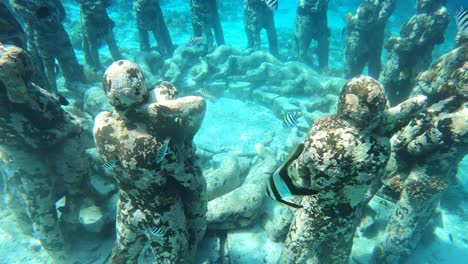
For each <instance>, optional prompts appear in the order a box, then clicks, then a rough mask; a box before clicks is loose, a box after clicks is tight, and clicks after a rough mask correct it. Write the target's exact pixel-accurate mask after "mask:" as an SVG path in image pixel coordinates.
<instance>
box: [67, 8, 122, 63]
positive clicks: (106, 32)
mask: <svg viewBox="0 0 468 264" xmlns="http://www.w3.org/2000/svg"><path fill="white" fill-rule="evenodd" d="M75 1H77V2H78V3H80V13H81V29H82V38H83V52H84V56H85V60H86V63H87V64H88V65H90V66H91V67H92V68H93V69H94V70H97V71H100V70H101V68H102V65H101V62H100V60H99V47H100V44H101V41H103V40H104V41H105V42H106V43H107V46H108V47H109V51H110V53H111V55H112V59H113V60H114V61H117V60H120V59H122V54H121V53H120V51H119V48H118V47H117V43H116V41H115V36H114V32H113V31H112V28H113V27H114V25H115V23H114V21H112V20H111V18H110V17H109V15H108V14H107V11H106V8H107V7H109V6H110V2H109V1H94V0H75Z"/></svg>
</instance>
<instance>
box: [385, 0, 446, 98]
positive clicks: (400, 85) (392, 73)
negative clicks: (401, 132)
mask: <svg viewBox="0 0 468 264" xmlns="http://www.w3.org/2000/svg"><path fill="white" fill-rule="evenodd" d="M446 2H447V1H446V0H418V2H417V12H416V15H414V16H413V17H411V18H410V20H409V21H408V22H406V23H405V24H403V25H402V27H401V29H400V36H398V37H396V36H392V37H390V38H389V39H388V41H387V42H386V44H385V48H386V49H387V50H388V57H387V63H386V64H385V66H384V67H383V69H382V72H381V73H380V77H379V81H380V82H381V83H382V84H383V85H384V87H385V89H386V90H387V94H388V99H389V101H390V103H391V104H392V105H395V104H398V103H400V102H402V101H404V100H405V99H406V98H408V96H409V95H410V93H411V90H412V89H413V87H414V86H415V85H416V83H415V80H416V76H417V75H418V74H419V73H421V72H422V71H424V70H426V69H427V68H429V66H430V65H431V61H432V51H433V49H434V47H435V46H436V45H437V44H441V43H442V42H443V41H444V33H445V30H446V29H447V26H448V23H449V14H448V12H447V9H446V8H445V7H444V4H445V3H446Z"/></svg>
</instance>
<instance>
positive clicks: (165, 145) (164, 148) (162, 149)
mask: <svg viewBox="0 0 468 264" xmlns="http://www.w3.org/2000/svg"><path fill="white" fill-rule="evenodd" d="M170 140H171V139H170V138H166V139H164V141H163V144H162V145H161V146H160V147H159V148H158V151H157V152H156V163H160V162H161V161H162V160H163V159H164V156H166V153H167V148H168V147H169V141H170Z"/></svg>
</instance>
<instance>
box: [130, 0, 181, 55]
mask: <svg viewBox="0 0 468 264" xmlns="http://www.w3.org/2000/svg"><path fill="white" fill-rule="evenodd" d="M133 9H134V10H135V16H136V21H137V26H138V34H139V36H140V50H141V51H150V49H151V46H150V42H149V35H148V32H149V31H151V32H153V36H154V39H156V41H157V42H158V51H159V52H160V53H161V54H162V55H163V56H170V55H171V54H172V51H173V50H174V47H173V45H172V39H171V35H169V30H168V29H167V26H166V22H165V21H164V16H163V13H162V10H161V6H160V5H159V0H136V1H135V3H134V4H133Z"/></svg>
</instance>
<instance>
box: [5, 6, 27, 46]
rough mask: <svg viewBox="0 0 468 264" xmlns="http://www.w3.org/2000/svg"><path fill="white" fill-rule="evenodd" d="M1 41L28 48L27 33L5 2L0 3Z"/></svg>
mask: <svg viewBox="0 0 468 264" xmlns="http://www.w3.org/2000/svg"><path fill="white" fill-rule="evenodd" d="M0 28H1V34H0V42H1V43H3V44H9V45H15V46H17V47H20V48H22V49H26V33H24V30H23V28H22V27H21V25H20V24H19V23H18V21H17V20H16V18H15V16H14V15H13V14H12V13H11V12H10V10H9V9H8V7H7V6H6V4H5V3H0Z"/></svg>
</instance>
